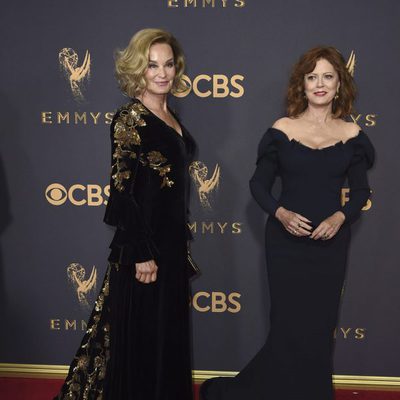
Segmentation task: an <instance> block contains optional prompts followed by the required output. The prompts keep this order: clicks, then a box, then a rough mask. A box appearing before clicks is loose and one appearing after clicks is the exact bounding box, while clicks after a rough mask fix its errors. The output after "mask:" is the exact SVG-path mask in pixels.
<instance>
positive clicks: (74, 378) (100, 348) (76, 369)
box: [58, 265, 112, 400]
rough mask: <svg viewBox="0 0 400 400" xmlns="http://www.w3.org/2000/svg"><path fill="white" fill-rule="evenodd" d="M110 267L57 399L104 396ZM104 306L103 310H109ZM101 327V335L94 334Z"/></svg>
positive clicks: (107, 357)
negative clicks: (105, 314)
mask: <svg viewBox="0 0 400 400" xmlns="http://www.w3.org/2000/svg"><path fill="white" fill-rule="evenodd" d="M111 268H112V266H111V265H109V267H108V269H107V272H106V277H105V279H104V284H103V287H102V289H101V291H100V294H99V296H98V298H97V301H96V303H95V309H94V313H93V314H92V317H91V320H90V323H89V325H88V329H87V330H86V335H85V337H84V340H83V342H82V344H81V347H80V348H79V350H78V353H77V355H76V357H75V360H74V362H73V364H72V366H73V368H72V371H70V374H69V375H68V378H69V379H68V378H67V379H68V380H66V382H65V392H64V391H63V392H62V393H60V394H59V396H58V399H60V400H61V399H62V400H78V399H83V400H89V399H96V400H102V399H103V380H104V378H105V376H106V370H107V362H108V360H109V359H110V349H109V348H110V324H109V323H108V321H107V318H104V317H103V318H102V315H103V312H104V311H105V309H104V308H105V305H106V303H105V301H106V299H107V297H108V295H109V284H110V283H109V282H110V271H111ZM106 308H107V309H106V312H109V310H108V307H106ZM100 324H102V326H100ZM100 330H101V332H102V335H97V333H98V332H99V331H100Z"/></svg>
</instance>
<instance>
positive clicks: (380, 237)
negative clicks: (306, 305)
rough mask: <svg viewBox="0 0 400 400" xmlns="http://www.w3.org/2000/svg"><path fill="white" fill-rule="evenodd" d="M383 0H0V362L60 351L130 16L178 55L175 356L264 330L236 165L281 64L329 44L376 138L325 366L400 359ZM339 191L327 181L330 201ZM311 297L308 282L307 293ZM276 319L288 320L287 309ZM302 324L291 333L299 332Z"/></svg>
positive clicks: (99, 231) (86, 308) (83, 308)
mask: <svg viewBox="0 0 400 400" xmlns="http://www.w3.org/2000/svg"><path fill="white" fill-rule="evenodd" d="M399 17H400V4H399V3H398V2H396V1H393V0H392V1H387V0H381V1H379V2H377V1H362V2H361V1H336V2H328V1H318V0H303V1H301V2H296V1H287V0H279V1H272V0H271V1H255V0H131V1H128V0H124V1H123V0H115V1H113V2H111V1H100V2H99V1H85V2H82V1H80V2H78V1H76V0H71V1H68V2H67V1H63V2H54V1H49V0H41V1H37V2H27V3H26V4H24V6H23V7H21V6H20V5H19V4H17V3H12V2H8V3H6V4H4V5H3V6H2V13H1V16H0V20H1V21H0V22H1V24H0V26H1V37H0V42H1V46H0V52H1V70H2V84H1V86H0V104H1V106H0V113H1V135H0V184H1V189H0V201H1V207H0V310H1V325H2V329H1V332H0V335H1V340H0V343H1V344H0V363H16V364H42V365H67V364H69V363H70V361H71V358H72V357H73V355H74V353H75V350H76V348H77V346H78V344H79V342H80V339H81V336H82V334H83V332H84V331H85V329H86V322H85V321H86V319H87V317H88V315H89V313H90V310H91V308H92V306H93V303H94V300H95V298H96V294H97V291H98V289H99V286H100V285H101V281H102V279H103V274H104V272H105V268H106V265H107V262H106V259H107V256H108V244H109V242H110V240H111V237H112V233H113V232H112V229H111V228H109V227H107V226H106V225H104V224H103V222H102V218H103V214H104V209H105V204H106V202H107V199H108V194H109V187H108V186H107V185H108V181H109V170H110V166H109V164H110V160H109V154H110V153H109V125H110V121H111V119H112V116H113V113H114V112H115V109H116V108H118V107H119V106H120V105H122V104H124V103H126V102H127V98H125V97H123V95H122V94H121V93H120V92H119V89H118V87H117V84H116V81H115V79H114V61H113V53H114V51H115V50H116V49H118V48H123V47H125V46H126V45H127V43H128V41H129V39H130V38H131V36H132V35H133V34H134V33H135V32H136V31H138V30H140V29H142V28H146V27H160V28H164V29H167V30H169V31H171V32H173V34H174V35H175V36H176V37H177V38H178V40H179V41H180V42H181V44H182V46H183V48H184V50H185V53H186V57H187V64H188V67H187V71H186V75H185V80H186V82H187V85H188V90H187V91H186V92H185V93H183V94H181V95H180V96H179V97H173V96H172V97H171V99H170V104H171V106H172V108H173V109H175V110H176V111H177V113H178V114H179V115H180V117H181V119H182V120H183V122H184V124H185V125H186V126H187V128H188V129H189V131H190V132H191V133H192V135H193V136H194V137H195V138H196V140H197V142H198V145H199V153H198V156H197V158H196V162H195V163H194V164H193V165H192V166H191V173H192V199H191V210H192V223H191V225H190V229H191V231H192V233H193V236H194V238H195V242H194V244H193V254H194V257H195V259H196V260H197V263H198V264H199V266H200V268H201V269H202V275H201V277H200V278H198V279H197V280H195V281H194V282H193V284H192V292H193V301H192V328H193V369H195V370H202V371H238V370H240V369H241V368H242V367H243V366H244V365H245V364H246V362H247V361H248V360H249V359H250V358H251V357H252V356H253V355H254V354H255V353H256V352H257V350H258V349H259V348H260V347H261V346H262V344H263V343H264V341H265V338H266V335H267V332H268V309H269V293H268V282H267V277H266V268H267V266H266V264H265V254H264V224H265V219H266V215H265V214H264V213H263V212H262V211H261V210H260V209H259V207H258V206H257V205H256V203H255V202H254V201H253V200H252V198H251V196H250V193H249V189H248V181H249V178H250V177H251V175H252V173H253V171H254V167H255V159H256V150H257V144H258V142H259V140H260V138H261V136H262V135H263V133H264V132H265V130H266V129H267V128H268V127H269V126H271V124H272V123H273V122H274V120H276V119H277V118H279V117H281V116H283V115H284V113H285V108H284V96H285V90H286V86H287V83H288V77H289V73H290V70H291V67H292V65H293V64H294V63H295V62H296V60H297V59H298V57H299V56H300V54H302V53H303V52H304V51H306V50H307V49H309V48H310V47H313V46H316V45H319V44H327V45H333V46H335V47H336V48H338V49H339V50H340V51H341V52H342V54H343V55H344V57H345V58H346V60H348V63H349V68H351V69H352V72H353V73H354V77H355V80H356V83H357V85H358V89H359V90H358V92H359V97H358V101H357V104H356V110H357V111H356V112H355V113H354V114H353V115H352V116H351V119H352V120H353V121H355V122H357V123H358V124H359V125H360V126H361V127H362V129H363V130H364V131H365V132H366V133H367V134H368V135H369V137H370V139H371V140H372V142H373V143H374V145H375V147H376V151H377V162H376V165H375V167H374V169H373V170H372V171H371V174H370V182H371V187H372V191H373V197H372V199H371V200H370V201H369V202H368V203H367V204H366V205H365V207H364V211H363V215H362V219H361V220H360V221H358V222H357V223H356V224H355V225H354V226H353V234H352V237H353V240H352V246H351V254H350V260H349V265H348V275H347V283H346V289H345V292H344V295H343V306H342V312H341V319H340V323H339V326H338V328H337V330H336V332H335V333H334V334H335V337H336V355H335V373H336V374H339V375H359V376H386V377H390V376H391V377H396V376H400V361H399V358H398V355H399V354H400V340H399V335H398V332H399V329H400V319H399V307H400V291H399V289H398V287H399V281H400V268H399V261H398V259H399V257H398V248H399V246H398V232H399V230H400V219H399V206H398V201H399V195H400V187H399V185H398V176H397V173H398V171H399V168H400V158H399V151H400V137H399V132H398V115H399V112H398V107H399V76H398V66H399V61H400V55H399V54H400V53H399V50H400V46H399V41H398V38H399V37H400V25H399V24H398V20H399ZM348 196H349V191H348V189H346V188H345V187H344V188H343V196H342V197H343V202H345V201H347V199H348ZM316 301H318V299H316ZM292 329H293V330H297V329H298V327H296V326H293V327H292ZM302 334H304V332H302Z"/></svg>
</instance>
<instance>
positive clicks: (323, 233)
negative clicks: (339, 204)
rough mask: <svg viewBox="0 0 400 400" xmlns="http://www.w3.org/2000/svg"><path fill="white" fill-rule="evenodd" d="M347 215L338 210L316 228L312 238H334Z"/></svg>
mask: <svg viewBox="0 0 400 400" xmlns="http://www.w3.org/2000/svg"><path fill="white" fill-rule="evenodd" d="M345 219H346V217H345V215H344V214H343V213H342V212H341V211H336V212H335V213H334V214H332V215H331V216H330V217H328V218H326V219H324V220H323V221H322V222H321V223H320V224H319V225H318V226H317V227H316V228H315V230H314V232H313V233H312V235H311V236H310V239H314V240H318V239H322V240H328V239H332V238H333V237H334V236H335V235H336V234H337V232H338V230H339V229H340V227H341V226H342V225H343V222H344V220H345Z"/></svg>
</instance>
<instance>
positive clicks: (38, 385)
mask: <svg viewBox="0 0 400 400" xmlns="http://www.w3.org/2000/svg"><path fill="white" fill-rule="evenodd" d="M62 382H63V381H62V380H58V379H32V378H0V399H1V400H51V399H52V398H53V396H54V395H55V394H56V393H57V392H58V389H59V388H60V386H61V384H62ZM197 391H198V385H195V392H196V398H195V399H196V400H198V398H197ZM248 400H250V399H248ZM336 400H400V391H398V392H392V391H377V390H365V389H364V390H355V389H352V390H342V389H340V390H337V391H336Z"/></svg>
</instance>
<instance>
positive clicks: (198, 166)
mask: <svg viewBox="0 0 400 400" xmlns="http://www.w3.org/2000/svg"><path fill="white" fill-rule="evenodd" d="M189 173H190V175H191V177H192V179H193V180H194V183H195V185H196V187H197V192H198V195H199V199H200V203H201V205H202V206H203V207H204V208H211V204H210V195H211V193H212V192H213V191H214V190H216V189H218V186H219V181H220V178H221V171H220V167H219V165H218V164H217V165H216V166H215V168H214V172H213V174H212V176H211V178H210V179H207V176H208V168H207V166H206V165H205V164H204V163H203V162H201V161H193V162H192V163H191V164H190V167H189Z"/></svg>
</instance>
